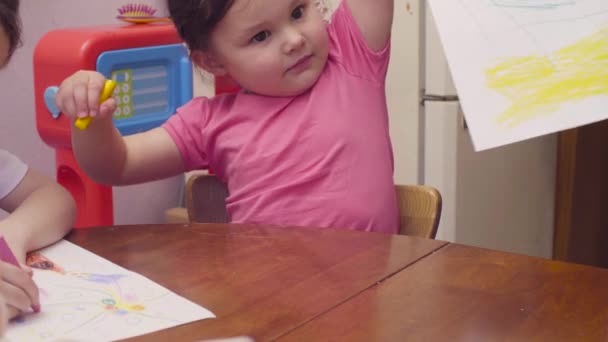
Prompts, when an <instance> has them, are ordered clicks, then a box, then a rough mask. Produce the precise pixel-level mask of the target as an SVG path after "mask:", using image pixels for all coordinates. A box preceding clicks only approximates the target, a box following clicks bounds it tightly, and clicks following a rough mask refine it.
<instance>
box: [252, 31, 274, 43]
mask: <svg viewBox="0 0 608 342" xmlns="http://www.w3.org/2000/svg"><path fill="white" fill-rule="evenodd" d="M268 37H270V32H268V31H262V32H260V33H258V34H256V35H255V36H253V38H251V41H252V42H256V43H261V42H263V41H265V40H266V39H268Z"/></svg>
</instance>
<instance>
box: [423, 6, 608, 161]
mask: <svg viewBox="0 0 608 342" xmlns="http://www.w3.org/2000/svg"><path fill="white" fill-rule="evenodd" d="M430 4H431V8H432V11H433V15H434V17H435V21H436V23H437V27H438V29H439V32H440V37H441V40H442V43H443V46H444V49H445V52H446V55H447V58H448V63H449V65H450V70H451V72H452V77H453V79H454V83H455V85H456V88H457V90H458V93H459V95H460V99H461V105H462V107H463V111H464V113H465V116H466V119H467V123H468V124H469V127H470V130H471V136H472V138H473V143H474V145H475V148H476V149H477V150H483V149H487V148H492V147H496V146H500V145H505V144H509V143H513V142H517V141H521V140H525V139H529V138H532V137H536V136H540V135H543V134H548V133H553V132H557V131H560V130H565V129H569V128H573V127H577V126H581V125H585V124H588V123H592V122H595V121H599V120H603V119H606V118H608V1H598V0H525V1H524V0H455V1H438V0H430Z"/></svg>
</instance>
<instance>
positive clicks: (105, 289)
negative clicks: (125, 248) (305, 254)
mask: <svg viewBox="0 0 608 342" xmlns="http://www.w3.org/2000/svg"><path fill="white" fill-rule="evenodd" d="M27 263H28V265H30V266H31V267H32V268H33V269H34V280H35V281H36V283H37V284H38V286H39V287H40V297H41V298H40V301H41V304H42V312H41V313H40V314H35V315H29V316H27V317H25V318H23V319H20V320H16V321H14V322H12V323H11V324H10V326H9V330H8V333H7V338H8V340H10V341H39V340H42V341H44V340H61V339H63V340H65V339H69V340H82V341H109V340H116V339H124V338H128V337H132V336H137V335H141V334H145V333H149V332H153V331H157V330H161V329H165V328H169V327H173V326H177V325H181V324H185V323H189V322H192V321H195V320H199V319H204V318H210V317H213V314H212V313H211V312H209V311H208V310H206V309H204V308H202V307H200V306H198V305H196V304H194V303H192V302H189V301H187V300H186V299H184V298H182V297H179V296H177V295H175V294H174V293H172V292H170V291H169V290H167V289H165V288H163V287H161V286H160V285H158V284H156V283H154V282H152V281H150V280H149V279H146V278H144V277H142V276H140V275H139V274H136V273H133V272H130V271H128V270H126V269H123V268H121V267H120V266H117V265H115V264H112V263H111V262H109V261H107V260H105V259H102V258H100V257H98V256H96V255H94V254H92V253H89V252H88V251H86V250H83V249H81V248H80V247H78V246H75V245H73V244H71V243H69V242H67V241H62V242H60V243H59V244H57V245H54V246H52V247H50V248H47V249H45V250H43V251H41V252H40V253H34V254H31V255H30V256H28V259H27ZM93 270H94V272H93Z"/></svg>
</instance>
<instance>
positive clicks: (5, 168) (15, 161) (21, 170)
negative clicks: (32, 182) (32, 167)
mask: <svg viewBox="0 0 608 342" xmlns="http://www.w3.org/2000/svg"><path fill="white" fill-rule="evenodd" d="M26 172H27V165H26V164H25V163H24V162H22V161H21V160H20V159H19V158H17V157H15V156H14V155H12V154H11V153H9V152H8V151H5V150H1V149H0V199H2V198H4V197H6V195H8V194H10V193H11V191H13V190H15V188H16V187H17V185H19V183H20V182H21V180H22V179H23V177H24V176H25V173H26Z"/></svg>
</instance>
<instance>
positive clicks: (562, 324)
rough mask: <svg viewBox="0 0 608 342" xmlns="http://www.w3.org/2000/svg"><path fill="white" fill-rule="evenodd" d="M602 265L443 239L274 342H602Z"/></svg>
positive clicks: (606, 295) (607, 310) (605, 307)
mask: <svg viewBox="0 0 608 342" xmlns="http://www.w3.org/2000/svg"><path fill="white" fill-rule="evenodd" d="M607 340H608V270H605V269H600V268H592V267H588V266H582V265H576V264H568V263H562V262H556V261H549V260H545V259H539V258H532V257H527V256H522V255H514V254H508V253H501V252H497V251H491V250H484V249H480V248H474V247H465V246H461V245H455V244H450V245H447V246H445V247H444V248H441V249H440V250H438V251H437V252H435V253H433V254H431V255H429V256H428V257H426V258H424V259H422V260H420V261H419V262H417V263H415V264H414V265H412V266H411V267H408V268H406V269H404V270H403V271H401V272H399V273H398V274H396V275H395V276H393V277H391V278H389V279H388V280H386V281H385V282H383V283H381V284H379V285H378V286H374V287H372V288H370V289H368V290H366V291H364V292H363V293H361V294H360V295H358V296H357V297H355V298H353V299H352V300H350V301H348V302H346V303H344V304H342V305H340V306H339V307H336V308H334V309H333V310H331V311H330V312H328V313H326V314H325V315H322V316H320V317H317V318H316V319H314V320H313V321H311V322H309V323H308V324H306V325H305V326H302V327H300V328H299V329H296V330H295V331H293V332H291V333H290V334H287V335H285V336H283V337H282V338H279V341H607Z"/></svg>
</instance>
